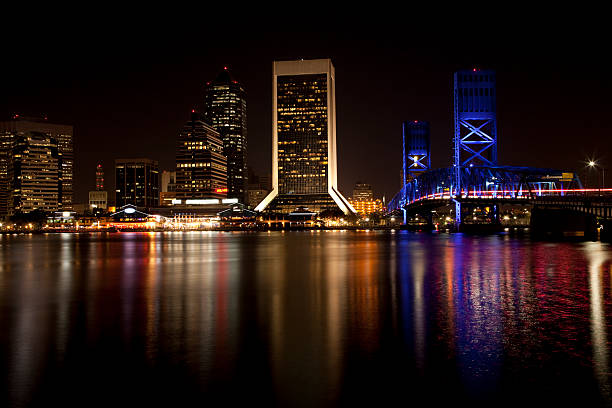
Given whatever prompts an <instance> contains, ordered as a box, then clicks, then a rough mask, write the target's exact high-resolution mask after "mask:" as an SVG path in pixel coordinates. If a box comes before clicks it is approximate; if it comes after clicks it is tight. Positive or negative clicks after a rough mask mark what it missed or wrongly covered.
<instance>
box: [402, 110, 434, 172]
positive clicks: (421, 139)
mask: <svg viewBox="0 0 612 408" xmlns="http://www.w3.org/2000/svg"><path fill="white" fill-rule="evenodd" d="M402 134H403V140H404V168H403V179H404V183H407V182H409V181H410V180H412V179H413V178H415V177H417V176H418V175H419V174H421V173H424V172H426V171H427V170H430V169H431V143H430V137H429V122H425V121H422V120H410V121H406V122H404V123H403V124H402Z"/></svg>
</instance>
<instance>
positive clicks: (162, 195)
mask: <svg viewBox="0 0 612 408" xmlns="http://www.w3.org/2000/svg"><path fill="white" fill-rule="evenodd" d="M175 199H176V171H170V170H164V171H162V173H161V190H160V192H159V205H161V206H168V205H172V201H173V200H175Z"/></svg>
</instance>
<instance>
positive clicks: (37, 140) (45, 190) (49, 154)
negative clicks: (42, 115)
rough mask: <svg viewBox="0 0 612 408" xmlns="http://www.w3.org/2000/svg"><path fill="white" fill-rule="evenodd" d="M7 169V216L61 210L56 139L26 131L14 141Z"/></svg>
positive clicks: (60, 187) (59, 159)
mask: <svg viewBox="0 0 612 408" xmlns="http://www.w3.org/2000/svg"><path fill="white" fill-rule="evenodd" d="M11 150H12V159H11V160H10V162H9V166H8V177H9V185H10V190H9V202H8V205H9V208H8V215H9V216H10V215H13V214H15V213H16V212H24V213H27V212H30V211H34V210H43V211H46V212H53V211H58V210H59V209H61V208H62V207H61V203H60V196H61V189H62V184H61V179H60V178H61V156H60V154H59V152H58V147H57V140H55V139H54V138H52V137H51V136H49V135H47V134H45V133H39V132H32V131H28V132H26V133H25V134H23V135H21V136H19V137H17V138H16V140H15V141H14V142H13V147H12V149H11Z"/></svg>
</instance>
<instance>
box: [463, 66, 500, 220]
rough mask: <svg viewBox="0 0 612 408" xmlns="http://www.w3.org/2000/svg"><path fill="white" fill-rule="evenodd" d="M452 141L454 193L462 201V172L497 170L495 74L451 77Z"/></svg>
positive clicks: (479, 72)
mask: <svg viewBox="0 0 612 408" xmlns="http://www.w3.org/2000/svg"><path fill="white" fill-rule="evenodd" d="M454 83H455V86H454V88H455V89H454V105H455V137H454V150H453V159H454V160H453V166H454V170H455V177H454V179H455V180H454V183H455V185H454V188H453V190H454V193H455V195H456V196H457V197H459V198H460V197H461V187H462V186H461V168H463V167H473V166H497V111H496V103H495V93H496V92H495V71H491V70H487V71H482V70H479V69H476V68H474V69H472V70H464V71H457V72H455V75H454ZM455 221H456V225H457V226H458V225H459V224H460V223H461V204H460V202H459V201H457V200H456V201H455Z"/></svg>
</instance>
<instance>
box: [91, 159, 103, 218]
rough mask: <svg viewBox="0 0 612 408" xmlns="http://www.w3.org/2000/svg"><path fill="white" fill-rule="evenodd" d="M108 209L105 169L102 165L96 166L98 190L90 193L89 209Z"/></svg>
mask: <svg viewBox="0 0 612 408" xmlns="http://www.w3.org/2000/svg"><path fill="white" fill-rule="evenodd" d="M107 208H108V192H107V191H106V190H104V169H103V168H102V165H101V164H98V165H97V166H96V189H95V190H94V191H90V192H89V209H90V210H94V209H100V210H106V209H107Z"/></svg>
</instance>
